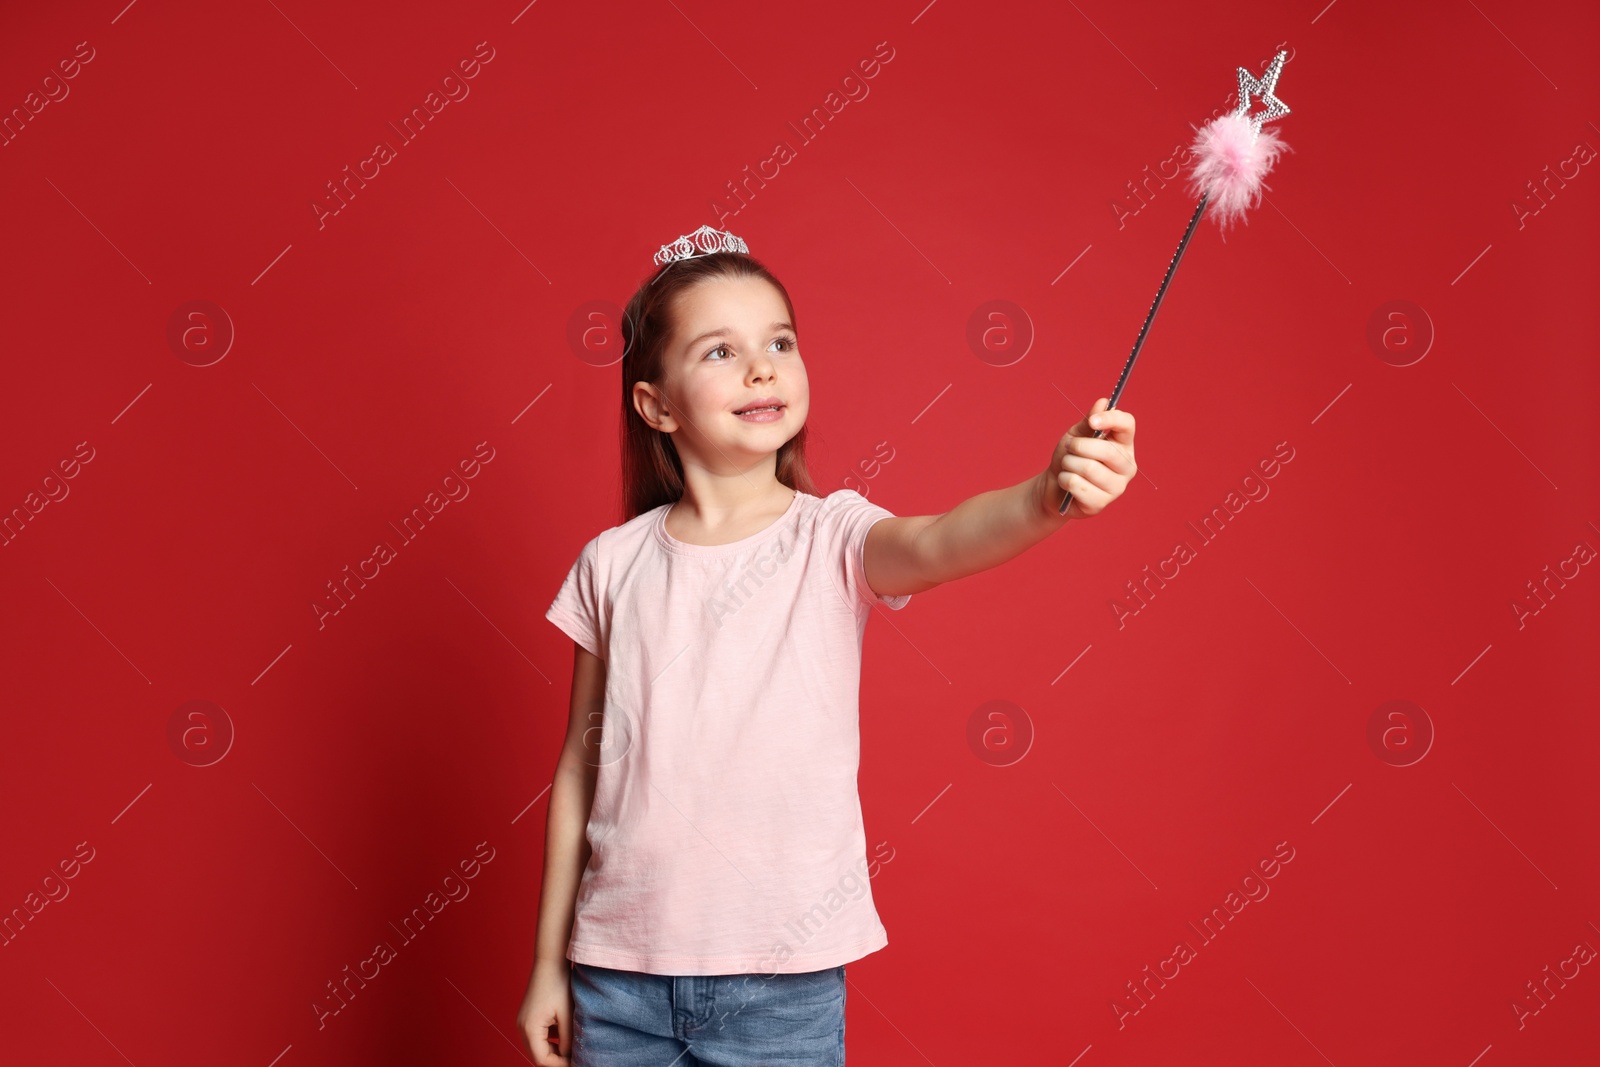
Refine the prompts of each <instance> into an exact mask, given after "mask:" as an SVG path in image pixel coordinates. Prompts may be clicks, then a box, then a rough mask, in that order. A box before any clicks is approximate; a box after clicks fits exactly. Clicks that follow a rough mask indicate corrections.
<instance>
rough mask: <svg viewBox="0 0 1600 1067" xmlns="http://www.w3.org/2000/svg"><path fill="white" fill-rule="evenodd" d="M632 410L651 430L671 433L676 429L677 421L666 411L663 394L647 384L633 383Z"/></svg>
mask: <svg viewBox="0 0 1600 1067" xmlns="http://www.w3.org/2000/svg"><path fill="white" fill-rule="evenodd" d="M633 410H635V411H637V412H638V413H639V417H640V418H641V419H643V420H644V421H645V425H647V426H649V427H650V428H651V429H654V430H660V431H661V432H662V433H672V432H673V431H675V430H676V429H677V428H678V420H677V419H674V418H673V417H672V413H671V412H670V411H669V410H668V409H667V404H666V396H665V394H663V393H662V392H661V390H659V389H657V388H656V387H655V386H653V385H651V384H650V383H649V382H634V383H633Z"/></svg>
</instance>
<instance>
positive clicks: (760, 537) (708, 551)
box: [655, 489, 806, 556]
mask: <svg viewBox="0 0 1600 1067" xmlns="http://www.w3.org/2000/svg"><path fill="white" fill-rule="evenodd" d="M805 495H806V494H804V493H802V492H800V491H799V490H798V489H796V490H795V494H794V499H793V500H791V501H789V506H788V507H787V508H785V509H784V512H783V514H782V515H779V516H778V517H777V518H776V519H774V520H773V521H772V522H771V523H770V524H769V525H767V527H766V528H765V529H762V530H758V531H756V532H755V533H753V534H751V535H750V536H749V537H741V538H740V539H739V540H737V541H729V542H728V543H727V544H723V545H691V544H690V543H689V542H687V541H680V540H678V539H677V538H676V537H673V536H672V535H671V534H669V533H668V532H667V512H669V511H671V510H672V504H663V505H661V510H660V513H659V514H658V515H656V521H655V534H656V540H657V541H658V542H660V544H661V546H662V547H663V548H665V549H667V550H668V551H669V552H677V553H678V554H680V555H684V556H727V555H732V554H733V553H735V552H738V551H741V550H743V549H746V548H750V547H752V546H753V545H758V544H760V543H761V542H763V541H765V540H767V539H768V538H770V537H773V536H775V535H776V534H777V532H778V531H779V529H781V528H782V527H783V526H785V525H787V523H788V522H789V519H790V518H792V517H793V516H794V513H795V512H796V511H798V510H799V509H800V498H801V497H802V496H805Z"/></svg>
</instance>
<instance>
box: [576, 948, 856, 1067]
mask: <svg viewBox="0 0 1600 1067" xmlns="http://www.w3.org/2000/svg"><path fill="white" fill-rule="evenodd" d="M844 1002H845V982H844V968H843V967H830V968H828V969H827V970H822V971H810V972H808V973H804V974H776V975H760V974H729V975H690V976H687V977H672V976H668V975H659V974H644V973H641V972H639V971H623V970H615V969H613V968H610V967H595V966H592V965H590V964H587V963H574V964H573V965H572V1030H573V1042H572V1065H573V1067H700V1065H703V1067H767V1065H769V1064H782V1065H783V1067H844Z"/></svg>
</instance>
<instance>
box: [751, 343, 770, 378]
mask: <svg viewBox="0 0 1600 1067" xmlns="http://www.w3.org/2000/svg"><path fill="white" fill-rule="evenodd" d="M772 373H773V369H772V355H771V354H770V353H769V352H767V351H766V350H765V349H763V350H762V351H760V352H758V353H757V354H756V355H754V356H752V357H751V359H750V374H749V379H750V380H751V381H760V380H761V379H763V378H771V377H772Z"/></svg>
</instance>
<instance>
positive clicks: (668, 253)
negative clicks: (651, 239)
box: [656, 226, 750, 266]
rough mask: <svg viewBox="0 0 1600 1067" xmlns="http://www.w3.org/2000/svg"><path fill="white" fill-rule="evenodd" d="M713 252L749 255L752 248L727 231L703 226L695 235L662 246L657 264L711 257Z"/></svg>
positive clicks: (662, 264) (691, 234) (688, 235)
mask: <svg viewBox="0 0 1600 1067" xmlns="http://www.w3.org/2000/svg"><path fill="white" fill-rule="evenodd" d="M696 249H698V251H696ZM713 252H743V253H745V254H746V255H749V254H750V248H749V246H747V245H746V244H745V243H744V238H742V237H735V236H734V235H733V234H731V233H728V232H727V231H726V230H713V229H712V228H711V227H710V226H702V227H700V228H699V229H698V230H696V231H694V232H693V233H686V234H684V235H683V236H682V237H680V238H678V239H677V240H676V241H673V242H672V243H671V244H665V245H662V246H661V251H659V252H657V253H656V264H657V265H658V266H666V265H667V264H668V263H672V262H675V261H677V260H680V259H693V258H694V257H695V256H709V255H711V253H713Z"/></svg>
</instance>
